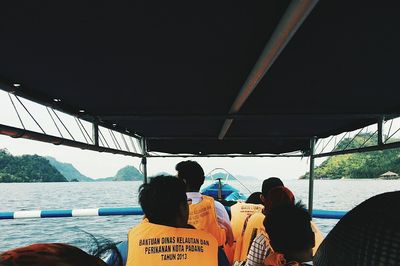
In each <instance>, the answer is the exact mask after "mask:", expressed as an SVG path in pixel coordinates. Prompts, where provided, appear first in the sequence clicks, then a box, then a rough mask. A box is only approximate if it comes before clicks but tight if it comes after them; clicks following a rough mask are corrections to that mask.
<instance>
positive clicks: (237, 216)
mask: <svg viewBox="0 0 400 266" xmlns="http://www.w3.org/2000/svg"><path fill="white" fill-rule="evenodd" d="M263 208H264V206H263V205H262V204H251V203H244V202H238V203H236V204H235V205H233V206H232V207H231V217H232V218H231V224H232V231H233V235H234V238H235V243H234V250H235V251H234V259H233V260H234V261H238V260H239V258H240V254H241V251H242V243H243V236H244V233H245V229H246V227H247V224H248V221H249V219H250V217H251V216H252V215H253V214H254V213H257V212H261V211H262V210H263Z"/></svg>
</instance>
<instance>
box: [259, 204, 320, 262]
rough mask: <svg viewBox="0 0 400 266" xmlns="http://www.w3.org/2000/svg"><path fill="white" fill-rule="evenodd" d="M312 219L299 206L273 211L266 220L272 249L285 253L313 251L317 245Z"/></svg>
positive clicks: (281, 207) (266, 229)
mask: <svg viewBox="0 0 400 266" xmlns="http://www.w3.org/2000/svg"><path fill="white" fill-rule="evenodd" d="M310 221H311V217H310V215H309V214H308V212H307V211H306V210H305V209H304V208H302V207H300V206H298V205H292V206H289V205H286V206H280V207H277V208H274V209H272V210H271V211H270V212H269V213H268V216H267V217H266V218H265V219H264V227H265V231H266V232H267V234H268V236H269V239H270V244H271V247H272V248H273V249H274V250H275V251H276V252H280V253H283V254H284V255H285V254H286V253H288V252H296V251H303V250H306V249H309V248H310V249H311V248H313V247H314V245H315V237H314V232H313V231H312V228H311V223H310Z"/></svg>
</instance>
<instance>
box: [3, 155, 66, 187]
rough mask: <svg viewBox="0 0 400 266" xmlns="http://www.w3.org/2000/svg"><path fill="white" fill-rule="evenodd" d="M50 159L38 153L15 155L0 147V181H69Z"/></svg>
mask: <svg viewBox="0 0 400 266" xmlns="http://www.w3.org/2000/svg"><path fill="white" fill-rule="evenodd" d="M67 181H68V180H67V179H66V178H65V177H64V176H63V175H62V174H61V173H60V172H59V171H57V170H56V169H55V168H54V167H53V166H51V165H50V163H49V161H48V160H47V159H46V158H44V157H41V156H38V155H22V156H13V155H11V154H10V153H9V152H8V151H7V150H5V149H0V182H67Z"/></svg>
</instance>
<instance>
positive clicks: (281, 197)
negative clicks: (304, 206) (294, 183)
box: [264, 186, 294, 213]
mask: <svg viewBox="0 0 400 266" xmlns="http://www.w3.org/2000/svg"><path fill="white" fill-rule="evenodd" d="M264 203H265V204H264V207H265V212H266V213H268V212H269V211H271V210H272V209H274V208H276V207H280V206H284V205H294V195H293V193H292V191H290V189H288V188H287V187H283V186H279V187H274V188H272V189H271V190H270V191H269V192H268V195H267V197H266V198H265V201H264Z"/></svg>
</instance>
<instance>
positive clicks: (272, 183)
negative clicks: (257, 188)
mask: <svg viewBox="0 0 400 266" xmlns="http://www.w3.org/2000/svg"><path fill="white" fill-rule="evenodd" d="M280 186H284V185H283V182H282V180H280V179H279V178H277V177H270V178H267V179H265V180H264V182H263V184H262V189H261V192H262V195H263V196H264V197H267V195H268V193H269V191H270V190H271V189H273V188H274V187H280Z"/></svg>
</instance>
